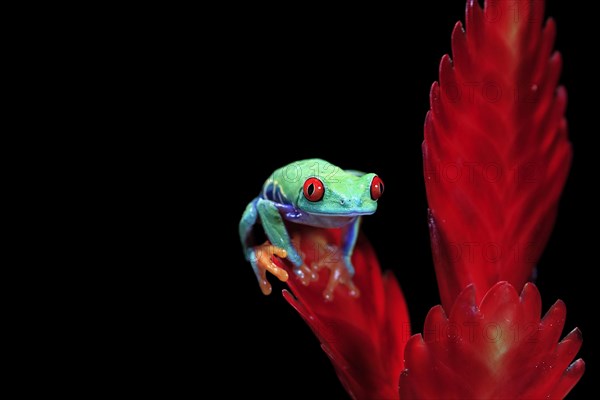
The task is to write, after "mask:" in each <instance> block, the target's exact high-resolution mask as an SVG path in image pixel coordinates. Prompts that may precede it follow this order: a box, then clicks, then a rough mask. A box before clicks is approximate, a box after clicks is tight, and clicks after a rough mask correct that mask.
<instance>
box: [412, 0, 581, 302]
mask: <svg viewBox="0 0 600 400" xmlns="http://www.w3.org/2000/svg"><path fill="white" fill-rule="evenodd" d="M543 16H544V2H543V1H532V0H530V1H493V0H487V1H486V2H485V8H484V10H482V9H481V8H480V6H479V5H478V3H477V1H475V0H470V1H469V2H468V4H467V10H466V32H465V31H464V30H463V26H462V24H461V23H460V22H459V23H457V24H456V26H455V28H454V31H453V32H452V54H453V56H454V60H451V59H450V57H449V56H447V55H446V56H444V57H443V58H442V61H441V65H440V83H439V84H438V83H437V82H436V83H434V84H433V87H432V88H431V96H430V103H431V110H430V111H429V112H428V114H427V117H426V121H425V140H424V142H423V155H424V169H425V171H424V172H425V182H426V188H427V199H428V202H429V208H430V213H429V227H430V234H431V242H432V248H433V253H434V262H435V268H436V274H437V278H438V285H439V290H440V295H441V299H442V304H443V305H444V308H445V309H450V308H451V306H452V303H453V301H454V299H455V298H456V296H457V295H458V294H459V293H460V291H461V290H462V289H464V288H465V287H466V286H467V285H469V284H471V283H473V284H474V285H475V296H476V299H477V301H480V300H481V299H482V297H483V295H484V294H485V293H486V291H487V290H488V289H489V288H490V287H491V286H493V285H494V284H495V283H496V282H498V281H501V280H504V281H508V282H510V283H511V284H512V285H514V286H515V288H517V290H520V289H521V288H522V287H523V285H524V284H525V282H526V281H527V280H528V279H529V278H530V276H531V274H532V271H533V268H534V267H535V264H536V262H537V261H538V259H539V257H540V254H541V252H542V250H543V249H544V246H545V245H546V242H547V240H548V237H549V235H550V231H551V229H552V226H553V224H554V220H555V216H556V209H557V203H558V199H559V196H560V193H561V191H562V188H563V185H564V182H565V179H566V177H567V173H568V170H569V165H570V160H571V146H570V144H569V141H568V139H567V124H566V121H565V119H564V111H565V106H566V101H567V100H566V98H567V97H566V92H565V90H564V88H562V87H561V88H558V90H557V89H556V85H557V82H558V78H559V73H560V69H561V58H560V55H559V54H558V53H553V54H552V48H553V44H554V37H555V25H554V22H553V21H552V20H549V21H548V22H547V23H546V24H545V26H542V25H543Z"/></svg>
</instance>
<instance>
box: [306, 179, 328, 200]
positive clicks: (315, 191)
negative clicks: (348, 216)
mask: <svg viewBox="0 0 600 400" xmlns="http://www.w3.org/2000/svg"><path fill="white" fill-rule="evenodd" d="M324 194H325V187H324V186H323V182H321V180H320V179H318V178H314V177H313V178H308V179H307V180H306V182H304V197H306V200H308V201H319V200H321V199H322V198H323V195H324Z"/></svg>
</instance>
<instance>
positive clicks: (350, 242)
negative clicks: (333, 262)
mask: <svg viewBox="0 0 600 400" xmlns="http://www.w3.org/2000/svg"><path fill="white" fill-rule="evenodd" d="M360 222H361V218H360V217H358V218H356V219H355V220H354V221H352V222H351V223H349V224H348V225H346V226H344V227H343V228H342V255H343V257H344V265H345V266H346V269H347V270H348V273H349V274H350V276H351V277H352V276H354V265H352V253H353V252H354V246H355V245H356V239H357V238H358V230H359V228H360Z"/></svg>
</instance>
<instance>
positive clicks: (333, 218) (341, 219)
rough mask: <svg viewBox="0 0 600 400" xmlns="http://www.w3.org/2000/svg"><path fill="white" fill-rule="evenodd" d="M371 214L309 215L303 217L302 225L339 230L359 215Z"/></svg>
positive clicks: (366, 213) (367, 213)
mask: <svg viewBox="0 0 600 400" xmlns="http://www.w3.org/2000/svg"><path fill="white" fill-rule="evenodd" d="M370 214H373V212H364V211H360V212H344V213H335V214H332V213H326V214H325V213H323V214H318V213H311V214H309V215H305V216H304V218H303V219H302V223H303V224H306V225H311V226H316V227H320V228H340V227H342V226H345V225H348V224H350V223H352V222H353V221H354V220H355V219H356V218H358V217H360V216H361V215H370Z"/></svg>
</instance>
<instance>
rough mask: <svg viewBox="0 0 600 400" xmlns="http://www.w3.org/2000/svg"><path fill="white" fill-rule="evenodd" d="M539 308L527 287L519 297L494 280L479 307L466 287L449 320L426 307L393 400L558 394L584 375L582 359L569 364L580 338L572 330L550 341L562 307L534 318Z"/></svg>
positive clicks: (558, 304) (561, 318)
mask: <svg viewBox="0 0 600 400" xmlns="http://www.w3.org/2000/svg"><path fill="white" fill-rule="evenodd" d="M540 304H541V298H540V294H539V292H538V290H537V288H536V287H535V286H534V285H533V284H527V285H526V286H525V288H524V289H523V292H522V293H521V296H520V297H519V295H518V294H517V292H516V291H515V289H514V287H513V286H511V285H510V284H509V283H507V282H499V283H497V284H496V285H495V286H493V287H492V288H491V289H490V290H489V291H488V292H487V294H485V296H484V297H483V300H482V301H481V303H480V304H479V305H477V303H476V302H475V288H474V287H473V285H470V286H468V287H467V288H466V289H464V290H463V291H462V292H461V293H460V295H459V296H458V297H457V299H456V301H455V303H454V306H453V308H452V311H451V312H450V316H449V317H446V314H445V313H444V310H443V309H442V308H441V307H440V306H437V307H434V308H432V309H431V311H430V312H429V314H428V315H427V319H426V321H425V326H424V329H423V334H422V335H421V334H419V335H414V336H413V337H412V338H411V339H410V340H409V342H408V343H407V345H406V349H405V368H406V369H405V370H404V371H403V373H402V374H401V377H400V395H401V398H402V399H413V398H415V399H422V398H445V399H464V398H473V399H480V398H486V399H510V398H526V399H541V398H563V397H564V396H566V395H567V393H568V392H569V391H570V390H571V388H572V387H573V386H574V385H575V384H576V383H577V381H578V380H579V378H580V377H581V375H582V374H583V371H584V363H583V360H581V359H579V360H577V361H575V362H573V363H572V364H570V363H571V361H572V360H573V358H574V357H575V355H576V354H577V352H578V351H579V348H580V347H581V342H582V338H581V332H580V331H579V330H578V329H575V330H573V331H572V332H571V333H570V334H568V335H567V336H566V337H565V338H564V339H563V340H562V341H561V342H558V340H559V337H560V334H561V332H562V329H563V326H564V322H565V313H566V308H565V305H564V303H563V302H561V301H560V300H559V301H558V302H556V304H554V305H553V306H552V307H551V308H550V310H549V311H548V312H547V313H546V315H545V316H544V318H543V319H541V320H540ZM569 364H570V365H569ZM432 377H435V378H432Z"/></svg>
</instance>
